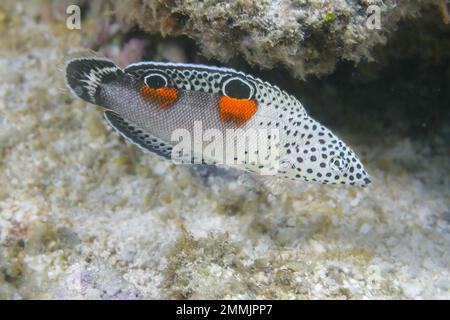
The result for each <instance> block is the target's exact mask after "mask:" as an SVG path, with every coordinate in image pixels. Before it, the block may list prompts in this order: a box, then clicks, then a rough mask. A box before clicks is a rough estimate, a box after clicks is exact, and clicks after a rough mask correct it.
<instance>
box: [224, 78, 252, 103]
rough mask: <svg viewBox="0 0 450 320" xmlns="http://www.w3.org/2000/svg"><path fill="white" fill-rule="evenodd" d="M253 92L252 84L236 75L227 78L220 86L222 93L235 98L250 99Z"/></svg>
mask: <svg viewBox="0 0 450 320" xmlns="http://www.w3.org/2000/svg"><path fill="white" fill-rule="evenodd" d="M253 92H254V89H253V86H252V85H251V84H250V83H249V82H247V81H245V80H243V79H241V78H238V77H233V78H230V79H227V80H226V81H225V82H224V83H223V86H222V93H223V95H225V96H228V97H230V98H235V99H251V98H252V96H253Z"/></svg>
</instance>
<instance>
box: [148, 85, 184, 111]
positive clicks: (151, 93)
mask: <svg viewBox="0 0 450 320" xmlns="http://www.w3.org/2000/svg"><path fill="white" fill-rule="evenodd" d="M141 97H142V98H143V99H144V100H146V101H149V102H152V103H156V104H157V105H158V106H160V107H161V108H163V109H166V108H170V107H171V106H172V105H173V104H174V103H175V101H177V99H178V90H177V89H175V88H159V89H152V88H150V87H148V86H146V85H143V86H142V87H141Z"/></svg>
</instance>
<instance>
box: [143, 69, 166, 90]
mask: <svg viewBox="0 0 450 320" xmlns="http://www.w3.org/2000/svg"><path fill="white" fill-rule="evenodd" d="M144 83H145V84H146V85H147V86H148V87H150V88H152V89H159V88H163V87H167V84H168V81H167V78H166V77H165V76H163V75H162V74H159V73H151V74H149V75H147V76H146V77H145V78H144Z"/></svg>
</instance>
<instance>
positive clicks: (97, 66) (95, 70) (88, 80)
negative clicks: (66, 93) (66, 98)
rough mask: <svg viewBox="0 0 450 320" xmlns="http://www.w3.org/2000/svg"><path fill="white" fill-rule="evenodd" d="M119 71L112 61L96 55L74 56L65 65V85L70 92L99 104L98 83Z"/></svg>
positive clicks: (113, 76) (110, 77)
mask: <svg viewBox="0 0 450 320" xmlns="http://www.w3.org/2000/svg"><path fill="white" fill-rule="evenodd" d="M121 73H122V70H121V69H120V68H119V67H117V66H116V65H115V64H114V63H113V62H112V61H110V60H107V59H103V58H97V57H82V58H74V59H71V60H69V61H67V62H66V67H65V79H66V85H67V87H68V88H69V90H70V91H71V92H72V94H74V95H75V96H77V97H80V98H81V99H83V100H86V101H88V102H91V103H94V104H99V96H98V95H99V91H100V90H99V88H100V85H101V84H102V83H108V82H109V81H112V80H114V79H116V78H117V76H118V75H119V74H121Z"/></svg>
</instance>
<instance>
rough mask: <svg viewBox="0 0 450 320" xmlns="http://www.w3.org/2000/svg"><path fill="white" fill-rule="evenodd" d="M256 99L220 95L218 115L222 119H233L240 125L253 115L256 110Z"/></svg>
mask: <svg viewBox="0 0 450 320" xmlns="http://www.w3.org/2000/svg"><path fill="white" fill-rule="evenodd" d="M257 109H258V108H257V105H256V101H254V100H248V99H236V98H230V97H227V96H222V97H220V100H219V115H220V119H221V120H222V121H233V122H234V123H235V124H236V125H238V126H240V125H243V124H244V123H246V122H247V121H248V120H250V119H251V117H253V115H254V114H255V113H256V110H257Z"/></svg>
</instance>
